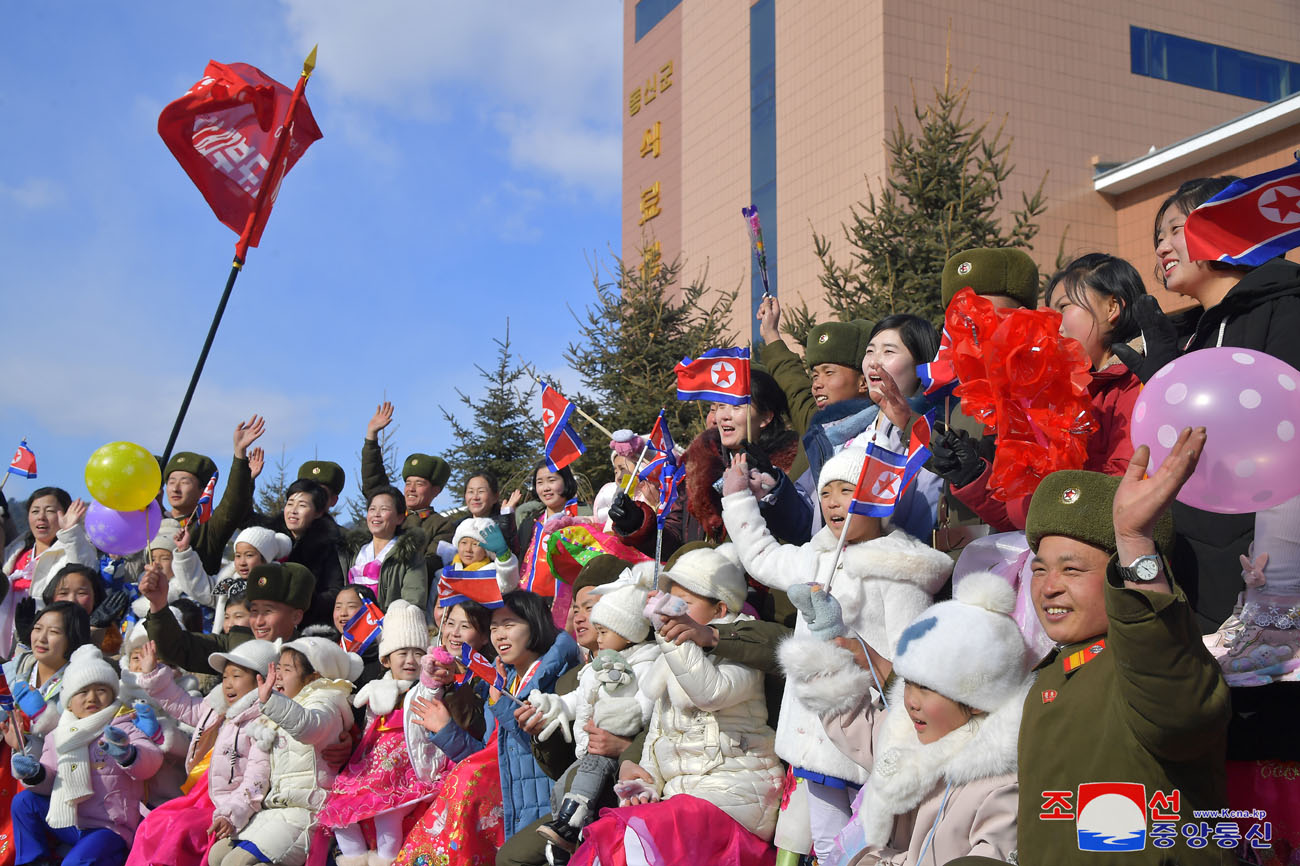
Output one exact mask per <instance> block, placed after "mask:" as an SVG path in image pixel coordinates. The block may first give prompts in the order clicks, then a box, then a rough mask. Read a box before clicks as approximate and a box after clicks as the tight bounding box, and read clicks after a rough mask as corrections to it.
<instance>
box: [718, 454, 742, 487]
mask: <svg viewBox="0 0 1300 866" xmlns="http://www.w3.org/2000/svg"><path fill="white" fill-rule="evenodd" d="M745 490H749V461H748V460H747V459H746V457H745V455H744V454H743V453H736V454H732V455H731V465H730V466H728V467H727V471H726V472H723V473H722V495H723V496H730V495H731V494H733V493H741V492H742V491H745Z"/></svg>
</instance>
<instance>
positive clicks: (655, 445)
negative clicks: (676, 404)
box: [637, 409, 677, 481]
mask: <svg viewBox="0 0 1300 866" xmlns="http://www.w3.org/2000/svg"><path fill="white" fill-rule="evenodd" d="M647 439H648V440H649V445H648V447H649V448H650V450H651V451H654V452H655V454H656V456H655V457H654V458H653V459H651V460H650V462H649V463H647V464H646V465H645V467H644V468H643V469H642V470H641V471H640V472H638V473H637V477H638V478H640V479H641V480H642V481H647V480H649V479H651V478H655V477H658V476H659V475H661V474H662V473H663V472H664V471H665V470H666V469H667V470H671V469H672V468H673V467H676V465H677V451H676V447H677V446H676V444H675V443H674V442H673V437H672V434H671V433H669V432H668V419H667V418H666V417H665V416H664V410H663V409H660V410H659V417H658V418H655V424H654V427H652V428H651V429H650V435H649V436H648V437H647Z"/></svg>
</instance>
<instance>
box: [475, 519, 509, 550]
mask: <svg viewBox="0 0 1300 866" xmlns="http://www.w3.org/2000/svg"><path fill="white" fill-rule="evenodd" d="M481 543H482V545H483V549H484V550H486V551H487V552H488V553H491V554H492V556H493V557H494V558H496V559H503V558H505V557H506V555H507V554H508V553H509V552H510V546H509V545H508V544H506V537H505V535H503V534H502V532H501V527H499V526H497V525H496V524H495V523H493V524H491V525H490V526H488V527H487V528H486V529H484V530H483V539H482V542H481Z"/></svg>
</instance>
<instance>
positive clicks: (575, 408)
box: [528, 370, 614, 439]
mask: <svg viewBox="0 0 1300 866" xmlns="http://www.w3.org/2000/svg"><path fill="white" fill-rule="evenodd" d="M528 375H529V376H532V377H533V381H534V382H536V383H537V384H539V385H549V384H550V383H549V382H543V381H542V379H541V377H539V376H538V375H537V374H536V373H534V372H533V371H532V370H529V371H528ZM551 387H554V386H553V385H552V386H551ZM556 390H559V389H556ZM569 405H571V406H572V407H573V411H574V412H577V413H578V414H579V415H581V416H582V417H583V418H586V419H587V420H588V421H589V422H591V426H593V427H595V428H596V429H597V430H599V431H600V432H601V433H604V434H605V435H606V436H608V437H609V438H610V439H613V438H614V434H613V433H611V432H609V431H608V430H606V429H605V425H603V424H601V423H600V422H599V421H597V420H596V419H595V418H593V417H591V416H590V415H588V414H587V413H586V412H584V411H582V407H581V406H579V405H578V404H577V403H574V402H573V401H572V400H570V401H569Z"/></svg>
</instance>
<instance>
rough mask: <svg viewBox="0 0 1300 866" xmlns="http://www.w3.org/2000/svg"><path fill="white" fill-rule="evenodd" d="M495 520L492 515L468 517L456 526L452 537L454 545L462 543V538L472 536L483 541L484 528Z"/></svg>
mask: <svg viewBox="0 0 1300 866" xmlns="http://www.w3.org/2000/svg"><path fill="white" fill-rule="evenodd" d="M495 522H496V521H495V520H493V519H492V518H491V517H466V518H465V519H464V520H462V521H461V522H460V523H459V524H457V526H456V532H455V534H454V535H452V537H451V543H452V546H453V547H454V546H456V545H458V544H460V540H461V539H462V538H472V539H474V540H475V541H478V542H481V541H483V530H485V529H487V528H488V527H489V526H491V525H492V524H493V523H495Z"/></svg>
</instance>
